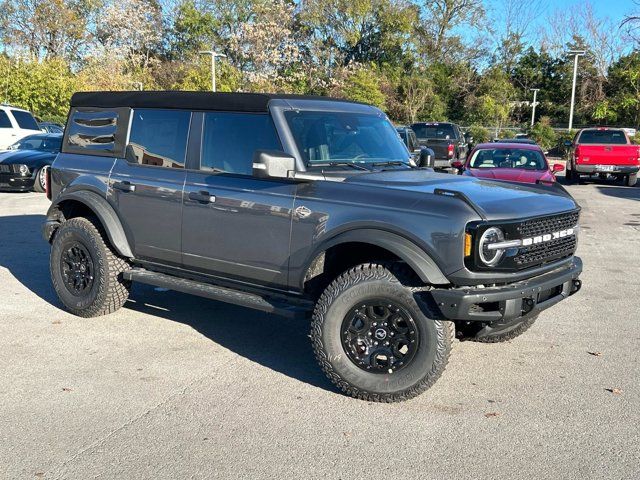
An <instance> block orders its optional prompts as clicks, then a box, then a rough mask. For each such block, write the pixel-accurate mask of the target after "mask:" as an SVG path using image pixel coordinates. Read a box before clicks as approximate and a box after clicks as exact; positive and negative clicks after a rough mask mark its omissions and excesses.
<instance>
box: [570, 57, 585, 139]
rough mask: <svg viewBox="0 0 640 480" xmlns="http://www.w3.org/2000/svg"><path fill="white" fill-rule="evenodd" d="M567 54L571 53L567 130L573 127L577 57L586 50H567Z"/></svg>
mask: <svg viewBox="0 0 640 480" xmlns="http://www.w3.org/2000/svg"><path fill="white" fill-rule="evenodd" d="M567 53H568V54H569V55H573V86H572V87H571V108H570V110H569V131H571V129H572V128H573V105H574V103H575V101H576V77H577V75H578V57H581V56H582V55H585V54H586V53H587V51H586V50H569V51H568V52H567Z"/></svg>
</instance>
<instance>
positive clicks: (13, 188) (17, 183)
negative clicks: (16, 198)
mask: <svg viewBox="0 0 640 480" xmlns="http://www.w3.org/2000/svg"><path fill="white" fill-rule="evenodd" d="M34 180H35V179H34V177H33V176H28V177H25V176H22V175H20V174H18V173H0V191H3V192H28V191H30V190H32V189H33V183H34Z"/></svg>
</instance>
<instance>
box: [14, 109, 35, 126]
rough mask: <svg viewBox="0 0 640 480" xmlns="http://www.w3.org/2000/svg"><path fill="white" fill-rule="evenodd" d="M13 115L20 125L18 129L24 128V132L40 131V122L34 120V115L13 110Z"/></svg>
mask: <svg viewBox="0 0 640 480" xmlns="http://www.w3.org/2000/svg"><path fill="white" fill-rule="evenodd" d="M11 113H12V115H13V118H15V119H16V122H17V123H18V127H20V128H22V129H23V130H40V127H39V126H38V122H36V119H35V118H33V115H31V114H30V113H29V112H24V111H22V110H11Z"/></svg>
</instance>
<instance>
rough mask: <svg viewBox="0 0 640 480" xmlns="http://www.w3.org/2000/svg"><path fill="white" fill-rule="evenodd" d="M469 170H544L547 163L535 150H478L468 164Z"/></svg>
mask: <svg viewBox="0 0 640 480" xmlns="http://www.w3.org/2000/svg"><path fill="white" fill-rule="evenodd" d="M469 166H470V167H471V168H520V169H523V170H546V169H547V168H548V167H547V162H546V161H545V159H544V157H543V155H542V153H540V152H539V151H537V150H525V149H517V148H493V149H486V150H478V151H477V152H476V153H474V154H473V157H472V158H471V162H470V164H469Z"/></svg>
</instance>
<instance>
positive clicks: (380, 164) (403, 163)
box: [371, 160, 411, 167]
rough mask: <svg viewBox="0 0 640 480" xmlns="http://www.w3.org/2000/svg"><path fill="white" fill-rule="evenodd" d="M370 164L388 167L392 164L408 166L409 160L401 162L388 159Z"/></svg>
mask: <svg viewBox="0 0 640 480" xmlns="http://www.w3.org/2000/svg"><path fill="white" fill-rule="evenodd" d="M371 165H373V166H374V167H387V166H388V167H390V166H393V165H404V166H405V167H410V166H411V164H410V163H409V162H403V161H401V160H389V161H388V162H374V163H372V164H371Z"/></svg>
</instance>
